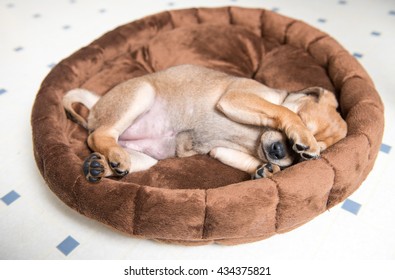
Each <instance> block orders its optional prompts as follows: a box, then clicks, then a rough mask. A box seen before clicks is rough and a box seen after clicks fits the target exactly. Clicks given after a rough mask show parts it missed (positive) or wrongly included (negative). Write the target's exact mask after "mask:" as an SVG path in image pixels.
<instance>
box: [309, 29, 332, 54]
mask: <svg viewBox="0 0 395 280" xmlns="http://www.w3.org/2000/svg"><path fill="white" fill-rule="evenodd" d="M328 37H329V35H328V34H324V35H322V36H318V37H317V38H315V39H314V40H313V41H311V42H310V43H309V44H308V46H307V48H306V52H307V53H308V54H309V55H310V56H311V57H313V58H314V56H313V55H312V54H311V52H310V47H311V45H313V44H315V43H317V42H319V41H321V40H322V39H325V38H328Z"/></svg>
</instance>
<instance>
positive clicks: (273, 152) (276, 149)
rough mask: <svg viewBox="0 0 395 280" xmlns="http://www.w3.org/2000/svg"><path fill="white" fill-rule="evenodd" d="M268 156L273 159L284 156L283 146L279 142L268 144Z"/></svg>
mask: <svg viewBox="0 0 395 280" xmlns="http://www.w3.org/2000/svg"><path fill="white" fill-rule="evenodd" d="M269 155H270V157H272V158H274V159H283V158H285V147H284V145H283V143H281V142H274V143H273V144H271V146H270V150H269Z"/></svg>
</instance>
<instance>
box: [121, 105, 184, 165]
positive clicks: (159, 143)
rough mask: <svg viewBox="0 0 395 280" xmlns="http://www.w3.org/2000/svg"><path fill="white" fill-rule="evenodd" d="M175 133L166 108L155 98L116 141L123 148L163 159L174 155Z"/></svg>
mask: <svg viewBox="0 0 395 280" xmlns="http://www.w3.org/2000/svg"><path fill="white" fill-rule="evenodd" d="M176 134H177V133H176V131H175V130H174V128H173V125H172V124H171V122H170V119H169V114H168V108H166V105H165V103H163V102H161V101H160V100H157V101H155V102H154V104H153V105H152V107H151V108H150V109H149V110H148V111H147V112H145V113H144V114H142V115H141V116H139V117H138V118H137V119H136V120H135V121H134V122H133V123H132V124H131V125H130V126H129V127H128V128H127V129H126V130H125V131H124V132H123V133H122V134H121V136H120V137H119V141H118V142H119V144H120V145H121V146H123V147H125V148H128V149H133V150H136V151H139V152H143V153H145V154H148V155H150V156H152V157H154V158H156V159H164V158H168V157H173V156H175V142H176Z"/></svg>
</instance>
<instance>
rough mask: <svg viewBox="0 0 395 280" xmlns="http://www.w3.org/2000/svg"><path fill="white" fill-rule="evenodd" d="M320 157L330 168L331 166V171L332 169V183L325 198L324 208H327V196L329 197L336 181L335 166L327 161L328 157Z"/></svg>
mask: <svg viewBox="0 0 395 280" xmlns="http://www.w3.org/2000/svg"><path fill="white" fill-rule="evenodd" d="M321 159H323V160H324V162H325V163H326V164H327V165H328V166H329V167H330V168H332V171H333V183H332V187H331V189H330V190H329V192H328V197H327V199H326V206H325V209H326V210H328V205H329V197H331V194H332V191H333V188H334V186H335V182H336V169H335V167H334V166H333V165H332V164H331V163H330V162H329V160H328V159H326V158H324V157H321Z"/></svg>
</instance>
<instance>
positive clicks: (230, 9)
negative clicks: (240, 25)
mask: <svg viewBox="0 0 395 280" xmlns="http://www.w3.org/2000/svg"><path fill="white" fill-rule="evenodd" d="M227 11H228V16H229V24H230V25H233V24H234V21H233V15H232V7H228V9H227Z"/></svg>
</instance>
